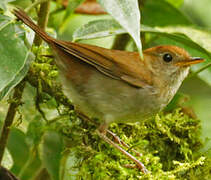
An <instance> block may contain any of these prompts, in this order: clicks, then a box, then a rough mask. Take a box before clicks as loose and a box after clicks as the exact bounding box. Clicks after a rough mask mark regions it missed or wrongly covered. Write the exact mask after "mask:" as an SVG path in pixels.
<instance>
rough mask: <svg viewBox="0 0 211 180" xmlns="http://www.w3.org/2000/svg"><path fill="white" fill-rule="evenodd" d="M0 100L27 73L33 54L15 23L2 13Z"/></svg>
mask: <svg viewBox="0 0 211 180" xmlns="http://www.w3.org/2000/svg"><path fill="white" fill-rule="evenodd" d="M0 54H1V56H0V77H1V79H0V100H1V99H2V98H3V97H4V96H5V95H6V94H7V93H8V92H9V91H10V90H11V89H12V88H13V87H14V86H16V85H17V84H18V83H19V82H20V81H21V80H22V79H23V78H24V77H25V75H26V73H27V71H28V69H29V64H30V62H31V60H32V56H29V54H30V53H29V51H28V50H27V48H26V46H25V45H24V43H23V40H22V39H21V38H20V37H19V32H18V33H16V28H15V24H12V22H11V21H10V20H9V18H8V17H7V16H3V15H0Z"/></svg>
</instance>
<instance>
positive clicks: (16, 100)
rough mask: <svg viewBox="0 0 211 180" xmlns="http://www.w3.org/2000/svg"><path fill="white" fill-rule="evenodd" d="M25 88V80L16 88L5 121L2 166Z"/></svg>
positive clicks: (0, 154)
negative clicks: (11, 128)
mask: <svg viewBox="0 0 211 180" xmlns="http://www.w3.org/2000/svg"><path fill="white" fill-rule="evenodd" d="M24 87H25V80H23V81H22V82H21V83H19V84H18V85H17V86H16V87H15V92H14V94H13V101H12V102H11V103H10V105H9V109H8V112H7V115H6V118H5V121H4V125H3V128H2V131H1V137H0V165H1V162H2V159H3V155H4V150H5V147H6V145H7V140H8V136H9V133H10V127H11V125H12V123H13V120H14V118H15V114H16V112H17V108H18V106H19V105H20V104H21V98H22V94H23V90H24Z"/></svg>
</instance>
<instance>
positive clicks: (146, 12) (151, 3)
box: [142, 0, 192, 26]
mask: <svg viewBox="0 0 211 180" xmlns="http://www.w3.org/2000/svg"><path fill="white" fill-rule="evenodd" d="M171 1H172V0H171ZM142 24H145V25H148V26H169V25H191V24H192V23H191V22H190V21H189V20H188V19H187V18H186V17H185V16H184V15H183V14H182V12H181V11H180V10H179V9H177V8H175V7H174V6H173V5H172V4H170V3H168V2H166V1H165V0H147V1H146V2H145V3H144V8H143V10H142Z"/></svg>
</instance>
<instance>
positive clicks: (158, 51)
mask: <svg viewBox="0 0 211 180" xmlns="http://www.w3.org/2000/svg"><path fill="white" fill-rule="evenodd" d="M14 14H15V16H16V17H17V18H18V19H19V20H21V21H22V22H23V23H24V24H26V25H27V26H29V27H30V28H31V29H32V30H33V31H34V32H35V33H36V34H38V35H39V36H40V37H41V38H42V39H43V40H44V41H45V42H46V43H47V44H48V45H49V46H50V48H51V49H52V52H53V54H54V56H55V62H56V65H57V67H58V69H59V72H60V77H61V82H62V86H63V91H64V94H65V95H66V96H67V97H68V98H69V99H70V100H71V101H72V103H73V104H74V106H75V108H76V110H78V112H80V114H82V115H84V116H85V117H87V118H89V119H91V118H97V119H99V120H100V124H99V126H98V131H97V132H98V134H99V136H100V137H101V138H102V139H103V140H105V141H106V142H107V143H109V144H110V145H112V146H113V147H115V148H117V149H118V150H119V151H121V152H122V153H123V154H125V155H126V156H127V157H128V158H130V159H131V160H132V161H134V162H135V164H136V166H137V167H138V168H139V169H140V170H141V171H142V172H143V173H146V172H147V169H146V168H145V166H144V165H143V164H142V163H141V162H140V161H138V160H137V159H136V158H135V157H134V156H132V155H131V154H130V153H128V152H127V151H126V150H124V149H123V148H122V147H120V146H119V145H118V144H116V143H115V142H113V141H112V140H110V139H109V138H108V137H107V133H110V134H111V135H113V136H114V137H115V135H114V134H113V133H112V132H110V131H109V130H108V126H109V124H110V123H112V122H115V123H126V122H141V121H144V120H147V119H148V118H150V117H152V116H154V115H155V114H156V113H158V112H159V111H161V110H162V109H163V108H164V107H165V106H166V105H167V104H168V103H169V102H170V101H171V99H172V98H173V97H174V95H175V94H176V92H177V90H178V89H179V87H180V85H181V84H182V82H183V80H184V79H185V78H186V77H187V75H188V73H189V69H190V66H191V65H193V64H197V63H201V62H203V61H204V59H203V58H199V57H191V56H190V55H189V53H188V52H187V51H185V50H184V49H182V48H180V47H177V46H173V45H160V46H155V47H151V48H148V49H146V50H144V51H143V57H144V59H143V60H141V58H140V56H139V53H138V52H128V51H122V50H113V49H106V48H102V47H98V46H94V45H88V44H82V43H76V42H70V41H63V40H58V39H55V38H52V37H51V36H49V35H48V34H47V33H46V32H45V31H44V30H42V29H41V28H40V27H39V26H38V25H36V24H35V23H34V22H33V21H32V20H31V18H30V17H29V16H28V15H27V14H26V13H25V12H24V11H23V10H21V9H15V10H14Z"/></svg>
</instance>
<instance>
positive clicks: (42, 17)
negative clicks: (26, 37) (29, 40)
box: [34, 0, 50, 46]
mask: <svg viewBox="0 0 211 180" xmlns="http://www.w3.org/2000/svg"><path fill="white" fill-rule="evenodd" d="M49 12H50V0H48V1H47V2H44V3H42V4H41V5H40V10H39V12H38V21H37V24H38V26H39V27H41V29H43V30H45V28H46V26H47V24H48V17H49ZM41 43H42V39H41V38H40V37H39V35H37V34H36V35H35V38H34V45H35V46H40V45H41Z"/></svg>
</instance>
